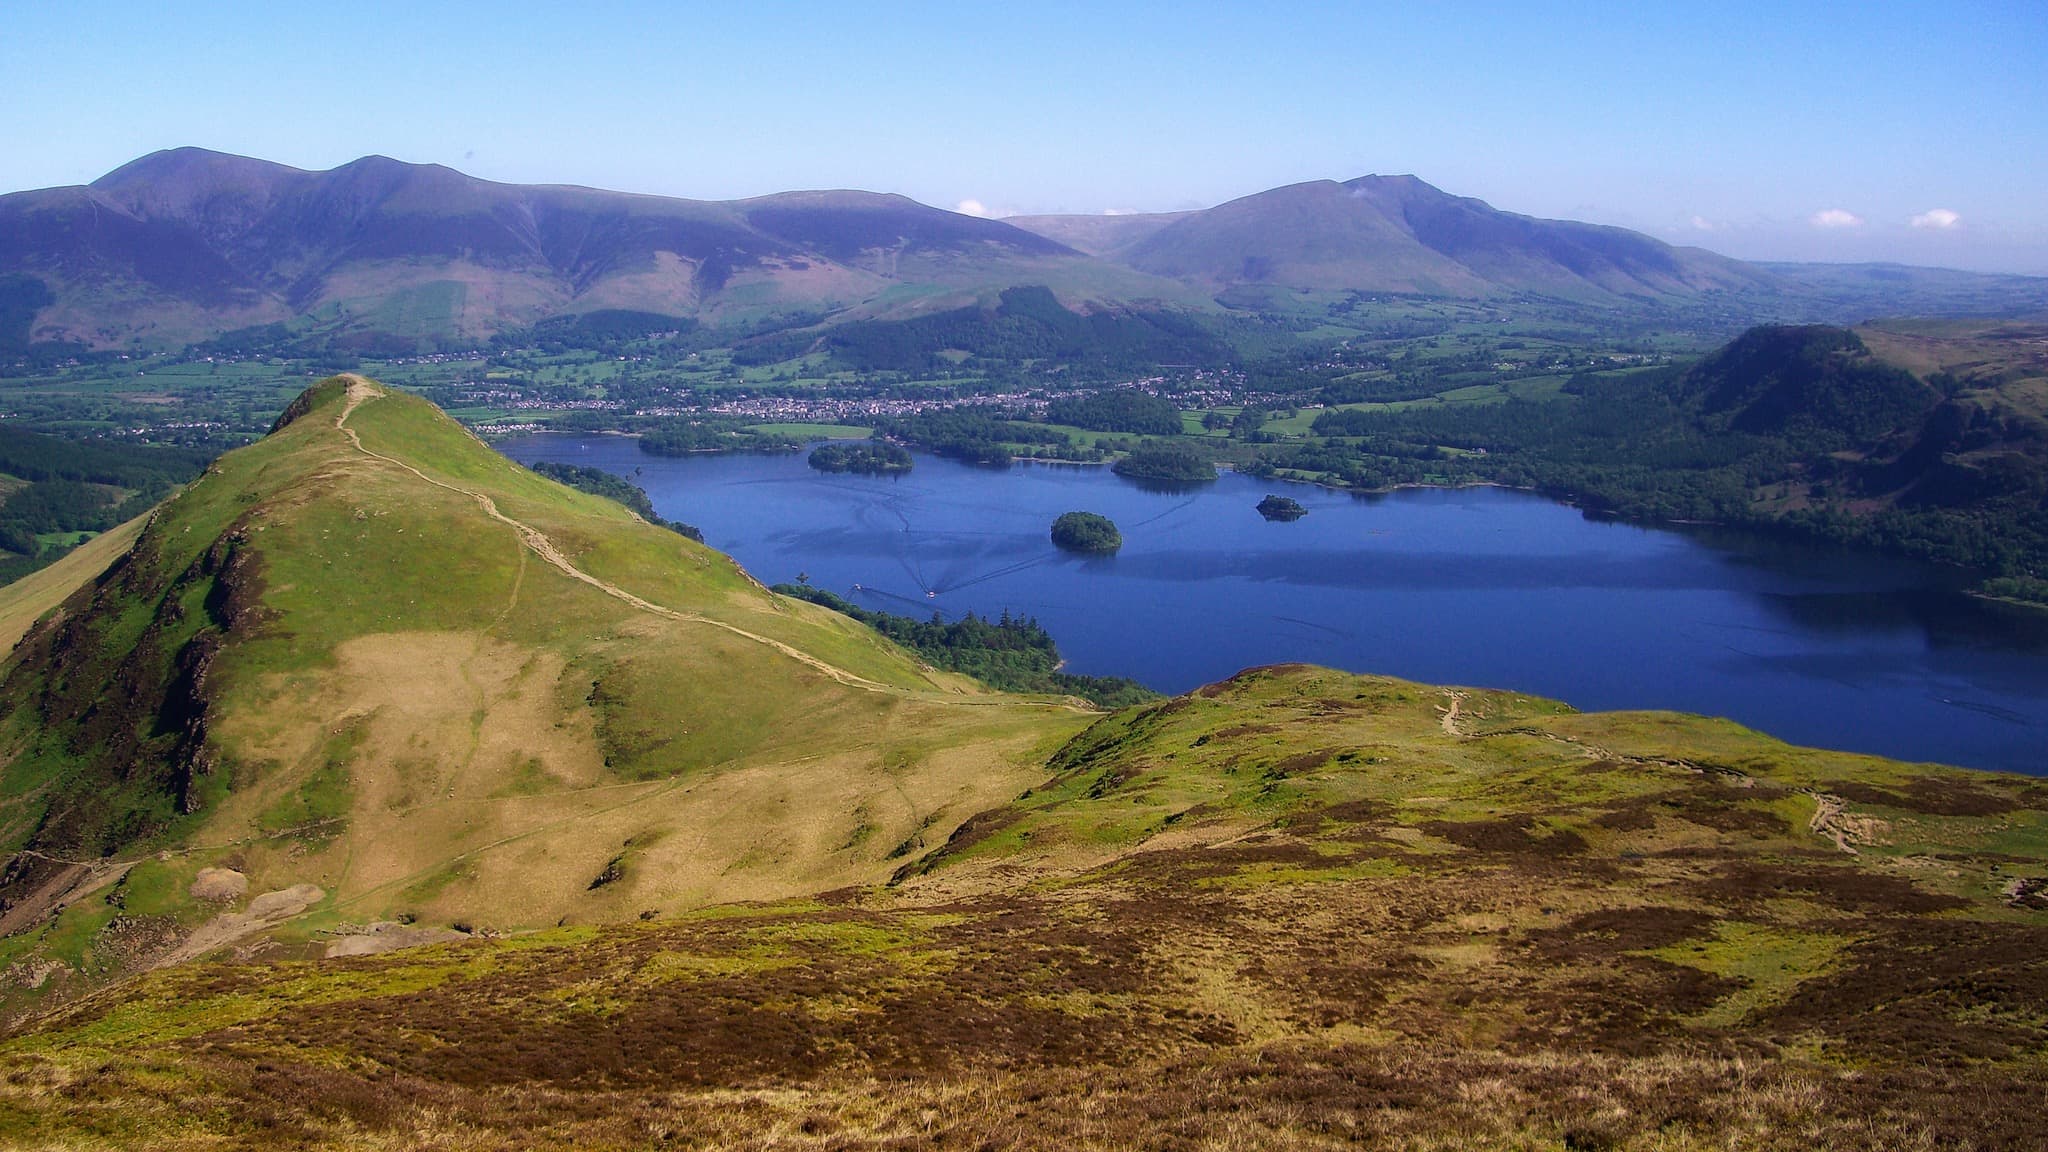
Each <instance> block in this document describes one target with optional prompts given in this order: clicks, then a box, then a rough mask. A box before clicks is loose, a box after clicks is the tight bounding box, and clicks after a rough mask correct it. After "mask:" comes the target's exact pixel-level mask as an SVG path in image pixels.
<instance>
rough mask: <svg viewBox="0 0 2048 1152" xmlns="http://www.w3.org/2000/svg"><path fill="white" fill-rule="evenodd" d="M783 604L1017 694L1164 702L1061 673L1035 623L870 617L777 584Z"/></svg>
mask: <svg viewBox="0 0 2048 1152" xmlns="http://www.w3.org/2000/svg"><path fill="white" fill-rule="evenodd" d="M774 590H775V591H777V592H780V593H781V594H783V595H784V596H793V597H795V598H797V599H799V600H808V601H810V602H811V603H813V604H821V605H823V606H825V607H827V608H830V609H832V610H833V611H834V612H839V613H841V614H843V615H847V616H851V617H853V618H854V619H855V620H858V621H860V622H861V623H863V624H866V625H867V626H868V627H870V628H873V629H874V630H875V631H877V632H880V633H881V634H882V635H884V636H887V637H888V638H889V639H891V640H894V641H895V642H897V643H898V644H901V645H903V646H904V647H905V648H908V649H910V650H911V651H913V652H915V653H917V654H918V655H919V656H921V657H923V658H924V659H925V661H926V662H927V663H929V664H931V665H932V666H933V667H935V668H943V669H945V670H947V671H949V672H964V673H966V674H967V675H969V676H972V677H974V678H975V679H977V680H979V681H981V682H982V683H984V684H987V685H989V686H990V687H992V688H1001V689H1004V690H1005V691H1010V692H1050V693H1055V694H1059V695H1065V696H1079V697H1081V698H1082V699H1084V700H1088V701H1091V702H1093V703H1095V704H1098V705H1100V706H1102V707H1104V708H1122V707H1125V706H1127V705H1130V704H1138V703H1142V702H1144V701H1146V700H1153V699H1157V698H1158V693H1156V692H1153V691H1152V690H1150V689H1148V688H1146V687H1145V686H1144V685H1142V684H1139V683H1138V682H1137V681H1135V680H1128V679H1125V678H1124V677H1121V676H1075V675H1072V674H1069V673H1066V672H1061V671H1060V670H1059V666H1060V651H1059V647H1058V646H1057V645H1056V644H1054V643H1053V639H1052V635H1051V633H1048V632H1047V631H1046V630H1045V629H1044V628H1041V627H1039V624H1038V621H1037V620H1035V619H1033V618H1032V617H1029V616H1012V615H1010V614H1009V613H1008V612H1005V613H1003V615H1002V617H1001V618H1000V619H997V620H984V619H982V618H981V617H979V616H976V615H975V614H973V613H972V612H970V613H968V614H967V615H966V616H963V617H961V618H960V619H958V620H953V621H948V620H946V619H945V618H943V617H941V616H940V615H939V614H938V613H936V612H934V613H933V614H932V618H931V619H930V620H928V621H924V622H919V621H917V620H914V619H912V618H911V617H909V616H897V615H893V614H891V613H888V612H870V611H868V610H867V609H865V608H862V607H860V606H859V605H857V604H854V603H852V602H851V601H848V600H846V599H845V598H844V597H841V596H835V595H833V594H832V593H830V592H827V591H825V590H824V589H822V588H813V587H811V586H810V585H808V584H777V585H775V588H774Z"/></svg>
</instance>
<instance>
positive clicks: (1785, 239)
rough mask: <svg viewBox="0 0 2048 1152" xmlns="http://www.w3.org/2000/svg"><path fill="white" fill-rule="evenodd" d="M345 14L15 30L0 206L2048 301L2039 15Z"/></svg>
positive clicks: (2046, 40)
mask: <svg viewBox="0 0 2048 1152" xmlns="http://www.w3.org/2000/svg"><path fill="white" fill-rule="evenodd" d="M326 7H327V6H322V7H320V8H310V7H309V8H301V7H300V6H293V5H279V4H275V3H266V4H261V5H256V4H248V5H241V4H203V3H191V4H180V5H157V4H142V3H131V2H128V0H103V2H102V3H100V4H97V5H93V6H90V7H85V8H81V9H75V10H70V9H71V6H68V5H57V4H48V3H44V4H31V5H24V6H22V7H21V8H20V9H17V10H14V11H10V12H9V13H8V15H7V17H6V19H5V21H4V33H0V76H4V77H6V80H5V86H4V87H5V96H4V98H0V190H15V189H22V188H33V187H42V186H46V185H52V184H66V183H81V182H85V181H88V180H91V179H92V178H94V177H96V176H98V175H100V174H101V173H103V172H105V171H107V170H108V169H111V168H113V167H115V166H117V165H119V164H121V163H123V162H124V161H127V160H129V159H133V158H134V157H136V156H139V155H142V154H144V153H147V152H150V151H153V150H155V149H158V148H164V147H171V146H175V145H180V144H198V145H202V146H205V147H209V148H216V149H220V150H223V151H230V152H240V153H245V154H249V155H256V156H262V157H265V158H267V159H272V160H278V161H282V162H284V163H288V164H294V165H297V166H300V167H306V168H326V167H332V166H333V165H335V164H339V163H343V162H346V161H348V160H350V159H353V158H355V157H357V156H360V155H364V154H367V153H373V152H375V153H383V154H386V155H391V156H397V157H399V158H401V159H405V160H413V161H432V162H438V163H444V164H449V165H451V166H454V167H457V168H460V169H462V170H464V171H467V172H471V173H473V174H475V175H479V176H484V177H487V178H491V179H497V180H507V181H517V182H526V181H551V182H564V183H578V184H591V185H597V186H601V187H610V188H620V189H626V190H631V191H644V192H658V193H665V194H671V195H681V196H696V197H706V198H726V197H734V196H745V195H754V194H759V193H766V192H772V191H781V190H784V189H790V188H813V187H860V188H870V189H875V190H880V191H894V192H903V193H905V194H907V195H910V196H914V197H916V198H917V199H919V200H923V201H925V202H927V203H933V204H939V205H943V206H946V207H954V206H957V205H960V204H962V203H970V204H979V205H981V206H982V207H983V209H984V210H986V211H989V212H992V213H995V214H1007V213H1010V212H1019V211H1028V212H1044V211H1067V212H1099V211H1132V210H1162V209H1173V208H1183V207H1193V206H1198V205H1207V204H1213V203H1217V202H1219V201H1222V200H1226V199H1229V198H1231V197H1234V196H1239V195H1244V194H1246V193H1250V192H1255V191H1258V190H1260V189H1263V188H1268V187H1272V186H1275V185H1279V184H1286V183H1291V182H1294V181H1298V180H1310V179H1320V178H1334V179H1346V178H1349V177H1352V176H1357V175H1362V174H1364V173H1368V172H1382V173H1393V172H1413V173H1415V174H1417V175H1420V176H1422V177H1423V178H1424V179H1426V180H1429V181H1431V182H1432V183H1435V184H1437V185H1438V186H1440V187H1443V188H1445V189H1447V190H1449V191H1452V192H1457V193H1461V194H1465V195H1472V196H1479V197H1481V198H1483V199H1486V200H1488V201H1490V202H1492V203H1493V204H1495V205H1496V206H1498V207H1502V208H1507V209H1511V210H1514V211H1520V212H1529V213H1534V214H1537V215H1544V216H1564V217H1572V218H1577V219H1586V220H1594V221H1599V222H1603V223H1613V224H1621V225H1625V226H1628V227H1632V228H1638V229H1642V230H1644V231H1647V232H1651V233H1653V234H1655V235H1658V236H1661V237H1663V238H1666V239H1670V240H1673V241H1677V242H1685V243H1697V244H1701V245H1703V246H1706V247H1710V248H1714V249H1716V250H1719V251H1724V252H1727V253H1729V254H1731V255H1736V256H1743V257H1751V258H1786V259H1839V260H1851V259H1858V260H1860V259H1896V260H1904V261H1908V262H1912V263H1920V264H1939V265H1949V266H1956V267H1973V268H1986V269H1998V270H2010V271H2027V272H2036V273H2043V274H2048V3H2044V2H2042V0H2030V2H2017V3H1983V4H1971V3H1945V4H1884V3H1863V4H1818V3H1813V4H1801V3H1785V4H1770V5H1766V4H1756V5H1736V4H1727V5H1699V4H1694V5H1684V6H1679V5H1638V4H1612V5H1609V4H1601V3H1590V2H1587V3H1577V4H1570V5H1563V4H1560V5H1545V4H1498V5H1495V4H1448V5H1441V6H1431V5H1418V4H1414V3H1404V4H1398V5H1379V4H1370V3H1351V4H1269V5H1260V6H1257V7H1254V6H1253V5H1249V4H1242V5H1240V4H1207V3H1199V2H1190V3H1181V4H1152V3H1128V4H1112V3H1102V4H1065V3H1047V4H1037V5H1003V6H993V5H965V4H959V3H951V4H919V3H897V4H890V3H868V4H859V5H855V4H822V3H796V2H784V3H775V2H762V3H751V4H738V3H731V4H686V3H671V4H657V3H603V2H592V3H583V4H577V5H569V4H560V3H547V4H528V3H518V2H501V3H496V4H474V5H468V4H445V3H434V2H432V0H419V2H415V3H410V4H359V5H353V6H350V7H349V8H348V10H347V11H345V12H344V11H335V10H325V9H326ZM333 7H335V8H338V7H339V6H333ZM1649 8H1655V9H1658V10H1657V11H1654V12H1652V11H1645V9H1649ZM1916 221H1917V225H1916Z"/></svg>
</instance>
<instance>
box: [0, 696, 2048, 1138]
mask: <svg viewBox="0 0 2048 1152" xmlns="http://www.w3.org/2000/svg"><path fill="white" fill-rule="evenodd" d="M1049 771H1050V773H1051V774H1050V778H1049V779H1043V780H1040V781H1038V782H1037V785H1036V786H1035V787H1033V788H1031V789H1030V790H1028V791H1027V792H1024V793H1022V794H1021V795H1020V796H1019V797H1018V798H1014V799H1013V800H1012V801H1011V802H1009V803H1007V804H1004V805H999V806H997V807H994V808H992V809H990V810H989V811H988V812H986V813H985V814H983V815H981V816H977V817H976V818H975V819H974V820H972V821H969V822H968V823H967V824H966V825H965V826H964V827H963V828H961V829H960V830H959V831H958V832H957V833H955V834H954V835H953V836H952V837H950V842H949V843H947V844H946V845H945V846H944V847H942V848H938V849H935V850H932V851H929V852H925V853H913V854H910V856H909V858H908V860H907V863H906V864H905V866H904V867H903V868H902V869H901V870H900V871H899V872H898V874H897V877H896V879H895V881H894V882H893V883H890V884H888V885H870V886H866V887H862V888H856V889H847V890H842V891H839V892H836V893H832V894H830V895H827V896H825V897H821V898H818V899H814V900H807V901H788V902H780V903H762V904H751V905H742V906H727V907H722V908H716V909H706V910H702V911H699V912H695V913H691V914H687V915H683V916H680V917H675V918H668V919H661V920H656V921H653V922H649V923H634V924H629V925H621V926H615V927H609V928H565V929H554V930H548V931H543V932H539V933H534V934H529V935H524V936H520V937H517V938H514V939H510V940H503V941H475V942H469V943H461V944H456V945H453V946H444V947H436V948H429V949H423V950H418V951H412V952H404V953H396V954H392V955H388V956H382V957H374V958H369V959H362V960H346V961H326V962H323V963H318V964H314V963H304V962H291V961H272V962H268V963H260V964H254V965H240V966H201V967H185V968H178V969H173V970H170V971H166V972H163V973H159V974H156V975H153V976H151V977H148V978H146V979H144V980H142V981H140V982H137V983H135V984H133V985H131V986H129V987H127V988H125V989H124V990H122V992H121V993H120V994H119V995H117V996H109V997H103V998H100V999H97V1000H95V1001H93V1002H91V1003H88V1004H83V1005H79V1006H77V1007H74V1008H72V1009H69V1010H67V1011H65V1012H62V1013H60V1014H58V1015H56V1016H54V1017H50V1018H48V1019H45V1020H44V1021H42V1022H41V1023H40V1024H39V1025H38V1026H36V1027H35V1028H33V1029H32V1030H28V1031H25V1032H18V1033H17V1034H16V1035H15V1036H13V1037H12V1038H11V1039H9V1040H7V1041H6V1042H5V1043H4V1044H0V1072H4V1075H0V1131H6V1132H9V1133H14V1134H18V1135H19V1137H21V1138H26V1139H28V1140H29V1141H30V1142H31V1143H41V1144H48V1145H52V1146H56V1145H62V1146H65V1147H108V1146H120V1145H121V1144H122V1143H123V1142H133V1141H136V1140H145V1139H146V1140H148V1141H150V1142H152V1143H153V1144H154V1145H156V1146H160V1147H167V1148H199V1147H208V1148H215V1147H230V1148H241V1147H260V1146H267V1145H274V1144H276V1143H279V1142H298V1143H301V1144H303V1145H305V1146H309V1147H333V1148H372V1147H391V1146H417V1147H449V1148H455V1147H491V1148H499V1147H504V1148H513V1147H546V1146H577V1147H603V1148H639V1147H651V1146H663V1145H666V1144H674V1145H680V1146H713V1145H719V1146H775V1147H790V1148H820V1149H822V1148H883V1147H889V1148H943V1147H998V1148H1039V1147H1088V1148H1126V1147H1141V1146H1142V1147H1154V1146H1169V1147H1182V1146H1184V1147H1196V1148H1200V1147H1300V1148H1335V1147H1340V1146H1361V1145H1362V1146H1370V1147H1389V1148H1411V1149H1481V1148H1488V1149H1490V1148H1525V1149H1561V1148H1569V1149H1577V1148H1617V1149H1618V1148H1641V1149H1660V1150H1689V1149H1707V1148H1726V1147H1744V1148H1767V1149H1788V1150H1789V1149H1809V1148H1816V1147H1827V1148H1898V1147H1975V1148H2020V1147H2028V1146H2030V1144H2031V1141H2032V1140H2033V1138H2034V1134H2035V1132H2036V1124H2037V1114H2038V1098H2039V1093H2040V1091H2041V1089H2042V1087H2043V1086H2044V1085H2048V1075H2044V1071H2048V1069H2044V1065H2043V1057H2044V1053H2048V948H2044V945H2048V911H2044V900H2043V887H2044V884H2048V788H2044V787H2043V786H2042V785H2041V784H2040V783H2038V782H2036V781H2033V780H2028V779H2024V778H2015V777H2002V776H1997V775H1993V774H1988V773H1965V772H1959V771H1953V770H1946V769H1935V768H1928V767H1916V766H1910V765H1902V764H1896V763H1891V762H1886V761H1880V760H1875V759H1871V758H1867V757H1856V756H1848V755H1842V754H1836V753H1825V752H1818V751H1813V750H1808V749H1800V748H1794V747H1790V746H1787V745H1783V744H1780V743H1778V742H1776V741H1773V740H1770V739H1768V738H1765V737H1762V736H1760V735H1757V734H1755V733H1752V732H1748V731H1746V730H1744V729H1741V728H1739V727H1736V726H1734V725H1731V724H1728V723H1726V722H1722V721H1714V720H1706V719H1701V718H1697V717H1684V716H1676V715H1670V714H1653V713H1621V714H1607V715H1581V714H1578V713H1574V712H1572V711H1571V710H1570V709H1569V708H1566V707H1564V706H1562V705H1559V704H1556V703H1554V702H1550V701H1545V700H1541V699H1535V698H1530V697H1525V696H1519V695H1515V694H1510V693H1497V692H1484V691H1478V690H1466V689H1459V690H1452V689H1442V688H1434V687H1429V686H1424V685H1417V684H1409V683H1405V682H1400V681H1394V680H1386V679H1379V678H1371V677H1357V676H1350V675H1346V674H1342V673H1337V672H1331V671H1328V670H1323V669H1315V668H1307V667H1280V668H1270V669H1258V670H1253V671H1251V672H1247V673H1245V674H1242V675H1240V676H1238V677H1236V678H1235V679H1233V680H1231V681H1229V682H1226V683H1224V684H1220V685H1216V686H1213V687H1211V688H1208V689H1204V690H1202V691H1201V692H1198V693H1195V694H1192V695H1190V696H1186V697H1182V698H1178V699H1175V700H1171V701H1166V702H1162V703H1159V704H1155V705H1150V706H1147V707H1143V708H1138V709H1132V710H1127V711H1125V712H1121V713H1118V714H1116V715H1114V716H1111V717H1108V718H1105V719H1102V720H1100V721H1099V722H1097V723H1096V724H1095V725H1094V726H1093V727H1092V728H1090V729H1089V730H1088V731H1087V732H1086V733H1085V734H1083V735H1081V736H1079V737H1078V738H1076V739H1074V740H1073V741H1072V742H1071V743H1070V744H1068V745H1067V746H1066V747H1065V748H1064V749H1063V750H1062V751H1060V752H1059V754H1058V755H1057V756H1056V757H1054V758H1053V760H1052V762H1051V766H1050V769H1049Z"/></svg>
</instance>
